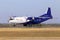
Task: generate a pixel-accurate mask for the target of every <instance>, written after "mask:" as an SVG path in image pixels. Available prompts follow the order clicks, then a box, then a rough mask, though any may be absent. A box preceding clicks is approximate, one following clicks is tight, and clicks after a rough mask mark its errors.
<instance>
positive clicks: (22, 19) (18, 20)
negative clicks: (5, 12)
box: [9, 17, 29, 23]
mask: <svg viewBox="0 0 60 40" xmlns="http://www.w3.org/2000/svg"><path fill="white" fill-rule="evenodd" d="M25 22H29V20H27V17H15V18H13V19H12V20H9V23H25Z"/></svg>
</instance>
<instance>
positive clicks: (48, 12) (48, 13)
mask: <svg viewBox="0 0 60 40" xmlns="http://www.w3.org/2000/svg"><path fill="white" fill-rule="evenodd" d="M40 17H50V18H51V19H52V15H51V8H50V7H49V8H48V11H47V14H44V15H41V16H40Z"/></svg>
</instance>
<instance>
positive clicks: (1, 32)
mask: <svg viewBox="0 0 60 40" xmlns="http://www.w3.org/2000/svg"><path fill="white" fill-rule="evenodd" d="M0 37H60V28H0Z"/></svg>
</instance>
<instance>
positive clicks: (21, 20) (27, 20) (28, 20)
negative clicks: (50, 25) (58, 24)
mask: <svg viewBox="0 0 60 40" xmlns="http://www.w3.org/2000/svg"><path fill="white" fill-rule="evenodd" d="M52 18H53V17H52V15H51V8H50V7H48V10H47V13H45V14H43V15H41V16H38V17H26V16H24V17H10V19H9V23H13V24H14V26H16V24H23V25H24V26H27V25H33V24H40V23H42V22H44V21H47V20H49V19H52Z"/></svg>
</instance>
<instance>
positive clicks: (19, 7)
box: [0, 0, 60, 24]
mask: <svg viewBox="0 0 60 40" xmlns="http://www.w3.org/2000/svg"><path fill="white" fill-rule="evenodd" d="M48 7H50V8H51V11H52V16H53V19H50V20H48V21H45V22H43V23H54V24H60V22H59V21H60V0H0V23H8V19H9V17H11V16H33V17H34V16H40V15H43V14H45V13H46V12H47V9H48Z"/></svg>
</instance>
